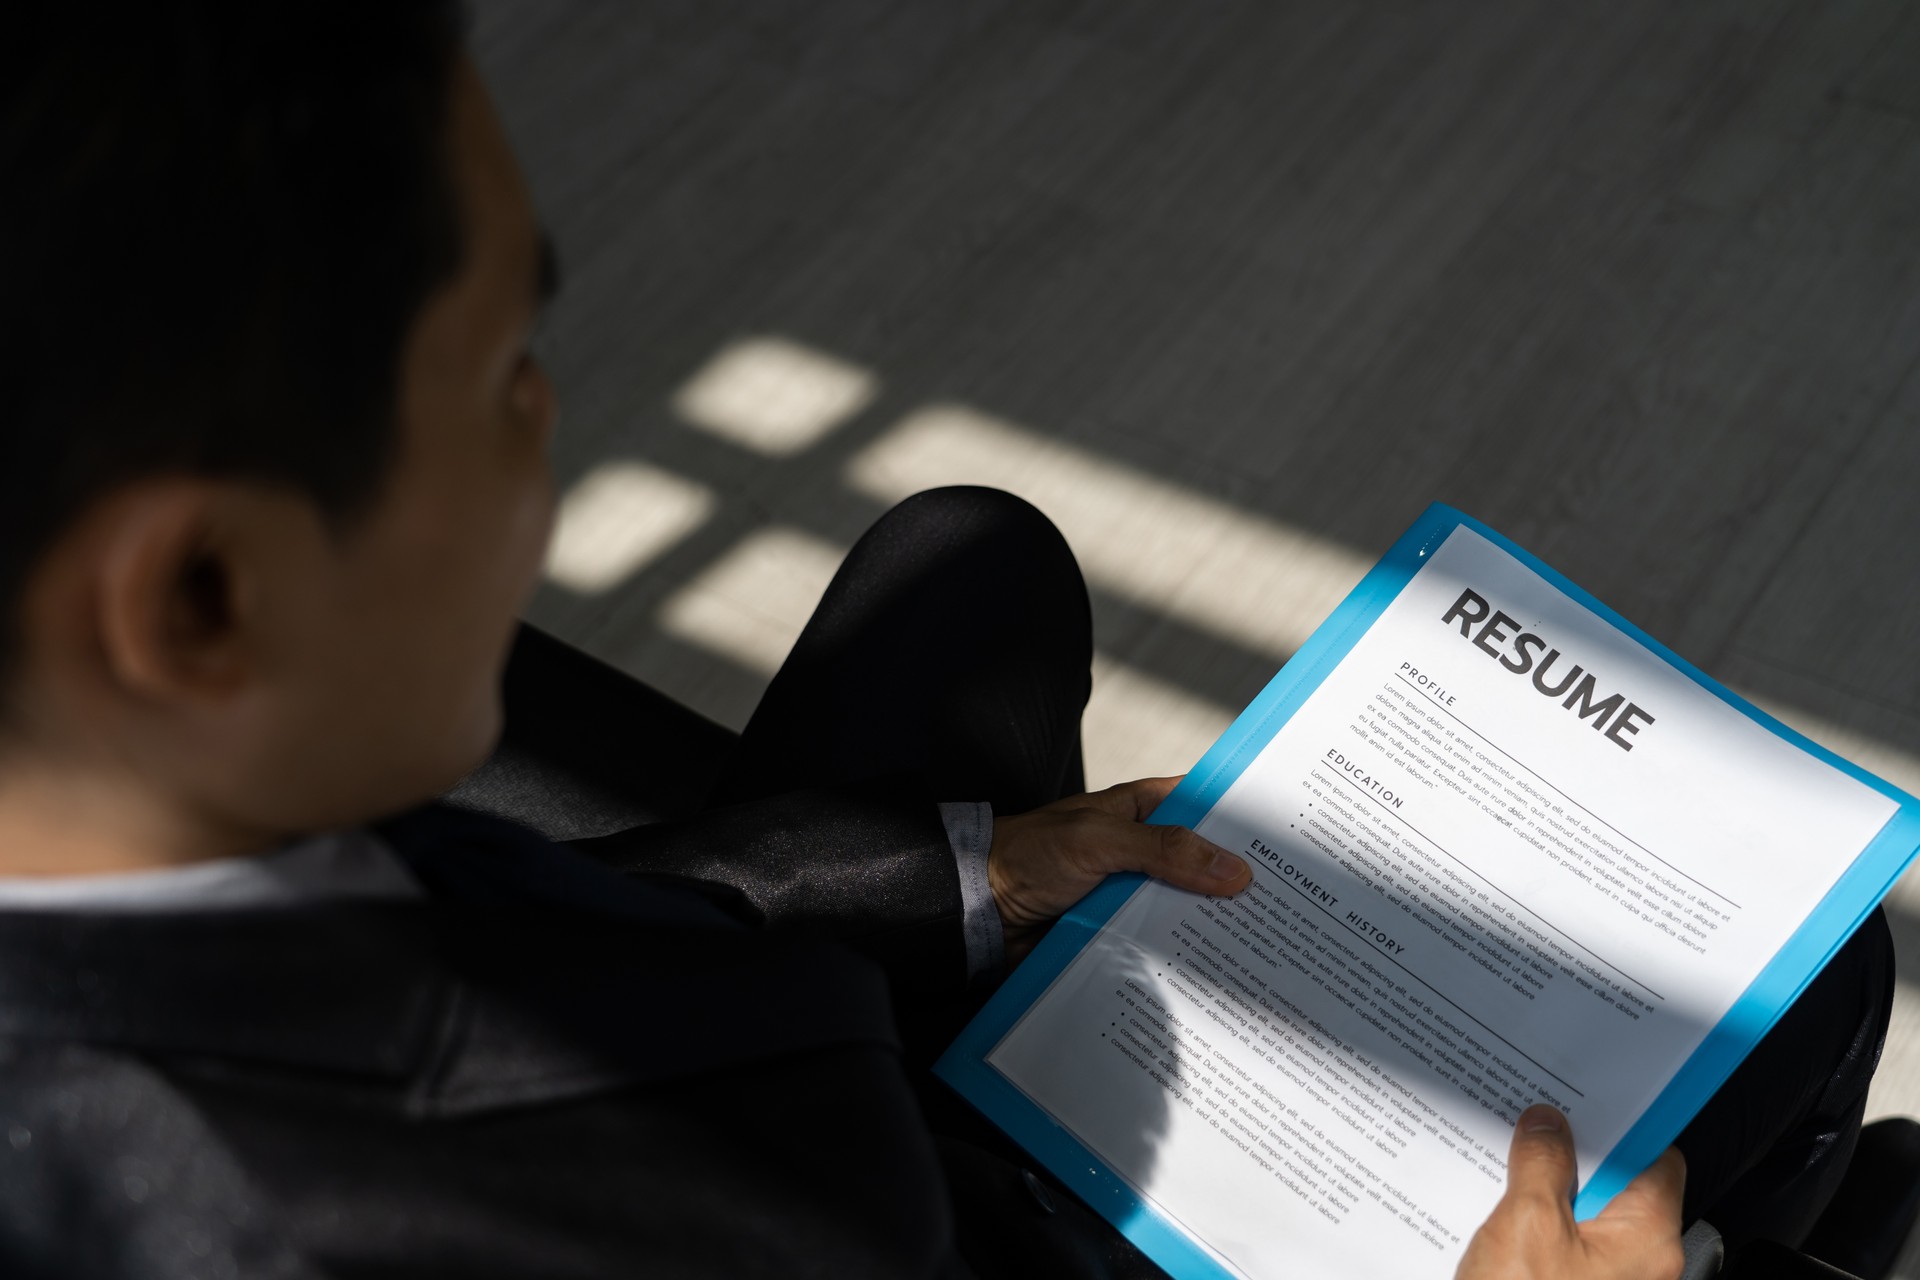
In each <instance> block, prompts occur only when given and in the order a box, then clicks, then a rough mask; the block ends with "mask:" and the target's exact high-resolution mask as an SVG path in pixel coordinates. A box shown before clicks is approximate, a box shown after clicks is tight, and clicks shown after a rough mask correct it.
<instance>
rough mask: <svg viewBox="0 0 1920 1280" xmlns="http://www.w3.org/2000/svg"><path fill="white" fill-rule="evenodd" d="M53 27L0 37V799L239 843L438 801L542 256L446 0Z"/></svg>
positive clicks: (515, 588)
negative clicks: (97, 808) (61, 792)
mask: <svg viewBox="0 0 1920 1280" xmlns="http://www.w3.org/2000/svg"><path fill="white" fill-rule="evenodd" d="M70 11H72V12H78V13H84V14H87V15H88V17H89V18H90V19H91V20H90V21H87V20H82V19H81V18H80V17H69V16H67V14H68V13H69V12H70ZM47 12H49V13H52V14H55V15H57V16H50V17H45V18H42V19H41V20H40V26H41V30H38V31H34V32H29V33H16V38H13V39H10V40H9V41H8V42H6V46H5V51H4V52H0V190H5V191H6V192H7V193H8V198H7V199H6V200H5V201H4V202H0V396H3V398H0V406H4V408H0V413H4V415H5V416H4V418H0V698H3V701H0V803H3V802H4V800H5V798H6V797H7V795H8V791H7V788H8V786H9V785H10V784H12V783H14V782H16V781H17V780H18V779H19V778H22V777H46V776H50V772H51V773H52V774H59V775H62V776H64V777H66V778H68V779H84V780H85V783H84V786H83V788H82V790H86V789H88V788H91V789H93V790H98V791H102V792H103V793H105V795H106V796H107V797H108V798H110V799H111V801H112V803H118V804H122V805H123V806H124V807H126V808H128V809H129V811H130V812H132V811H138V812H141V813H146V812H147V811H149V810H151V811H154V812H156V813H157V812H158V811H161V810H166V809H168V808H169V807H172V808H175V809H184V810H185V811H186V812H188V813H190V814H192V815H195V816H197V817H198V818H199V819H202V820H204V822H205V823H206V824H211V825H213V826H217V827H222V828H225V829H229V830H231V831H232V832H233V833H234V836H233V843H234V844H235V845H236V846H244V845H246V844H247V843H248V842H249V841H254V840H258V839H264V838H272V837H275V836H278V835H283V834H287V833H291V832H294V831H300V830H306V829H312V828H315V827H320V826H326V825H333V824H338V823H346V822H352V821H356V820H360V819H364V818H367V817H370V816H373V815H375V814H377V813H380V812H383V811H386V810H390V809H392V808H395V807H398V806H401V805H404V804H406V803H408V802H410V801H413V800H416V799H419V798H422V797H424V796H426V795H430V794H432V793H433V792H434V791H435V790H437V789H439V788H441V787H443V786H445V785H447V784H448V783H450V782H451V781H452V780H453V779H454V778H456V777H458V776H459V774H460V773H461V772H462V771H464V769H466V768H467V767H469V766H471V765H472V764H473V763H475V762H476V761H477V759H478V758H479V756H480V755H481V754H483V753H484V751H485V749H486V747H487V745H488V744H489V743H490V742H491V741H492V738H493V736H494V733H495V731H496V729H497V719H498V711H497V695H496V692H495V688H494V686H495V683H496V677H497V673H498V669H499V665H500V662H501V659H502V655H503V654H504V651H505V646H506V644H507V642H508V640H509V638H510V635H511V628H512V619H513V615H514V612H515V610H516V608H517V607H518V605H519V604H520V603H521V601H522V599H523V598H524V595H525V593H526V590H527V588H528V587H529V585H530V583H531V581H532V579H533V575H534V574H535V572H536V571H537V567H538V562H539V556H540V552H541V548H542V546H543V544H544V540H545V534H546V529H547V524H548V520H549V518H550V510H551V495H550V488H549V480H548V476H547V471H546V465H545V443H546V437H547V435H548V434H549V432H550V429H551V425H552V417H553V407H552V395H551V389H550V387H549V386H548V384H547V382H546V379H545V376H544V374H543V373H542V372H541V370H540V368H539V366H538V364H537V363H535V362H534V360H533V359H532V357H531V356H530V354H529V353H528V350H527V341H528V338H529V333H530V330H531V327H532V325H533V322H534V320H535V317H536V313H537V311H538V308H539V305H540V303H541V301H542V300H543V299H542V296H541V295H542V293H543V290H544V289H545V288H547V287H550V273H551V267H550V262H548V261H547V259H546V256H545V255H544V253H543V251H542V241H541V239H540V236H539V233H538V228H537V225H536V223H535V221H534V218H533V214H532V211H531V208H530V205H529V203H528V199H527V196H526V192H525V190H524V186H523V184H522V181H521V178H520V174H519V171H518V169H517V167H516V166H515V164H514V161H513V157H512V154H511V152H510V150H509V149H508V147H507V144H506V142H505V139H504V137H503V135H502V134H501V131H500V129H499V126H498V124H497V122H496V121H495V120H494V118H493V115H492V112H491V109H490V106H489V104H488V102H487V99H486V95H485V92H484V90H483V89H482V87H481V86H480V83H479V81H478V78H477V76H476V75H475V74H474V72H473V70H472V67H471V65H470V64H469V63H468V62H467V61H466V60H465V58H464V57H463V56H462V54H461V52H460V46H459V21H458V12H457V9H456V8H455V6H453V5H450V4H440V3H425V2H412V0H392V2H390V3H385V4H382V5H378V6H372V7H365V6H356V7H352V8H351V9H348V10H343V9H341V8H340V7H339V6H323V5H318V4H307V3H302V2H300V0H276V2H275V3H273V4H266V5H260V4H249V3H216V2H214V0H201V2H199V3H190V2H187V0H157V2H154V3H148V4H143V5H138V6H132V5H129V6H125V11H124V12H123V13H120V14H118V15H116V17H115V19H114V21H113V23H112V24H111V25H106V26H103V25H100V23H99V19H98V18H96V17H93V16H92V15H94V14H97V12H98V10H97V9H95V8H93V7H90V6H71V7H70V6H49V7H48V9H47ZM23 35H24V38H22V36H23ZM136 789H137V790H139V791H140V792H141V794H140V795H139V796H138V797H137V798H136V797H134V796H133V794H132V792H133V791H134V790H136ZM175 818H176V819H177V815H175ZM174 820H175V819H169V821H174ZM191 826H193V823H191V822H189V823H187V824H186V827H191ZM183 829H185V828H183ZM178 856H185V857H190V856H196V854H195V852H193V851H190V850H185V849H182V850H180V851H178ZM48 869H52V868H48Z"/></svg>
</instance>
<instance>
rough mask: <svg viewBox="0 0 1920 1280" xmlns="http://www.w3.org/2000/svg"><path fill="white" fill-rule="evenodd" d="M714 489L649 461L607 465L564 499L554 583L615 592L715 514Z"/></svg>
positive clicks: (550, 562) (553, 546)
mask: <svg viewBox="0 0 1920 1280" xmlns="http://www.w3.org/2000/svg"><path fill="white" fill-rule="evenodd" d="M714 506H715V498H714V493H713V490H711V489H709V488H707V487H706V486H705V485H703V484H697V483H695V482H694V481H692V480H688V479H686V478H684V477H682V476H677V475H674V474H673V473H672V472H669V471H662V470H660V469H659V468H658V467H651V466H648V465H646V464H645V463H641V462H605V463H602V464H601V465H599V466H597V467H595V468H594V469H593V470H592V471H589V472H588V473H587V474H586V475H585V476H583V477H581V479H580V480H579V481H578V482H577V483H576V484H575V485H574V486H573V487H572V488H571V489H570V490H568V491H567V494H566V496H565V497H564V498H563V499H561V502H560V508H559V513H558V516H557V518H556V520H555V523H554V530H553V539H552V541H551V542H550V543H549V544H548V547H547V563H546V573H547V578H548V579H549V580H550V581H552V582H555V583H557V584H559V585H560V586H563V587H565V588H567V589H568V590H569V591H575V592H579V593H580V594H582V595H597V594H599V593H601V592H604V591H608V590H611V589H612V588H614V587H616V586H618V585H620V583H622V582H624V581H626V580H627V579H628V578H629V577H631V576H632V575H633V574H634V573H636V572H638V571H639V570H640V569H642V568H644V567H645V566H646V565H648V564H650V563H652V562H653V561H654V560H656V559H658V558H659V556H660V555H661V554H662V553H663V552H665V551H666V550H667V548H669V547H671V546H673V544H675V543H676V542H679V541H680V540H681V539H682V538H684V537H686V536H687V535H688V534H689V533H692V532H693V531H694V530H695V529H698V528H699V527H700V526H701V525H703V524H705V523H706V521H707V518H708V517H709V516H711V515H712V514H713V510H714Z"/></svg>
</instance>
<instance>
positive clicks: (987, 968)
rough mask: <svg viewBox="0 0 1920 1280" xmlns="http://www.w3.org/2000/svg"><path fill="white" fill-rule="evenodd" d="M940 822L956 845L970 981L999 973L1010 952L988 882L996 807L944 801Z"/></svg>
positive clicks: (955, 855)
mask: <svg viewBox="0 0 1920 1280" xmlns="http://www.w3.org/2000/svg"><path fill="white" fill-rule="evenodd" d="M940 821H941V823H942V824H943V825H944V826H945V827H946V828H947V843H948V844H951V845H952V846H953V861H954V865H955V866H956V867H958V868H959V871H960V909H961V921H960V927H961V932H962V933H963V934H964V935H965V937H966V941H967V981H969V982H973V981H975V980H977V979H979V978H980V977H981V976H983V975H985V974H992V973H998V972H999V971H1000V967H1001V965H1002V964H1004V963H1005V962H1006V954H1007V952H1006V939H1005V938H1004V937H1003V936H1002V935H1001V932H1000V909H999V908H998V907H996V906H994V905H993V886H992V885H990V884H989V883H988V882H987V853H988V851H989V850H990V849H991V848H992V847H993V806H992V805H990V804H988V803H987V802H986V801H985V800H968V801H956V802H952V803H948V804H943V805H941V806H940Z"/></svg>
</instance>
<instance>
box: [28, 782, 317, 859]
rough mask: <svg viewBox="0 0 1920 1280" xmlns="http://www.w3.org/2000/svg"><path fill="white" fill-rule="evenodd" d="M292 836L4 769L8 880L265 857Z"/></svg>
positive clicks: (106, 788)
mask: <svg viewBox="0 0 1920 1280" xmlns="http://www.w3.org/2000/svg"><path fill="white" fill-rule="evenodd" d="M289 834H290V833H278V832H266V831H257V830H245V829H243V828H241V827H240V826H238V825H237V824H234V823H231V822H227V821H222V820H220V819H219V818H217V817H216V816H214V815H211V814H204V813H197V812H195V811H194V810H193V807H192V806H190V805H185V804H179V803H169V802H168V801H167V800H166V799H165V798H163V797H158V796H155V795H152V794H151V793H150V792H149V791H148V790H147V789H146V788H143V787H140V786H138V785H135V784H131V783H128V782H125V781H122V780H117V779H111V778H107V777H102V776H99V775H96V774H90V773H85V772H79V771H72V772H63V771H60V770H57V769H53V768H49V767H45V766H39V765H36V764H34V763H31V762H24V761H21V760H20V759H19V758H18V757H15V758H12V759H9V760H6V761H5V762H3V763H0V877H6V876H88V875H111V874H116V873H126V872H131V871H159V870H165V869H167V868H170V867H181V866H187V865H189V864H191V863H196V862H206V861H209V860H212V859H216V858H233V857H242V856H245V855H248V854H254V853H262V852H265V851H266V850H268V849H272V848H274V847H276V846H278V845H280V844H282V843H284V842H285V841H286V840H287V839H288V838H289Z"/></svg>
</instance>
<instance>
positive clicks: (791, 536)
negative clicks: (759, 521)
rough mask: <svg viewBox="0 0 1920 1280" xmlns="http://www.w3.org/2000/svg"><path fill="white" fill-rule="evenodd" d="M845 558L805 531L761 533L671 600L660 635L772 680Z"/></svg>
mask: <svg viewBox="0 0 1920 1280" xmlns="http://www.w3.org/2000/svg"><path fill="white" fill-rule="evenodd" d="M846 554H847V548H845V547H843V546H839V545H837V544H835V543H831V542H828V541H826V540H825V539H823V538H817V537H815V536H814V535H812V534H810V533H805V532H803V531H801V530H799V529H793V528H789V527H786V526H784V525H775V526H773V527H771V528H766V529H760V530H757V531H755V532H753V533H750V534H748V535H747V536H746V537H745V538H743V539H741V540H740V542H739V543H738V544H737V545H736V546H734V547H733V549H732V550H730V551H728V552H727V554H726V555H725V556H723V557H721V558H720V559H719V560H718V561H716V562H715V563H714V564H713V565H712V566H710V567H709V568H708V569H706V570H705V571H704V572H702V573H701V574H700V575H699V576H698V577H696V578H695V579H693V581H691V582H689V583H688V584H687V585H686V586H684V587H682V588H681V589H680V590H678V591H676V592H674V594H673V595H671V596H669V597H668V598H667V600H666V601H665V603H663V604H662V605H661V606H660V615H659V617H660V626H661V629H662V630H663V631H665V632H666V633H667V634H668V635H670V636H674V637H675V638H677V639H680V640H684V641H686V642H687V643H688V644H692V645H697V646H699V647H700V648H702V649H705V650H707V651H708V652H709V653H715V654H719V655H720V656H722V657H725V658H729V659H731V660H732V661H734V662H737V663H739V664H740V665H741V666H743V667H745V668H746V669H747V670H749V671H752V672H754V673H755V674H757V675H761V676H769V677H770V676H772V675H773V673H774V672H776V671H778V670H779V669H780V664H781V663H782V662H783V661H785V660H786V656H787V651H788V650H789V649H791V648H792V647H793V642H794V640H795V639H797V638H798V637H799V635H800V631H801V628H803V627H804V626H806V623H807V619H808V618H809V617H810V616H812V613H813V607H814V605H816V604H818V603H819V601H820V596H821V594H822V593H823V592H825V591H826V589H827V583H828V582H830V581H832V579H833V574H834V570H836V569H838V568H839V567H840V561H841V559H842V558H844V557H845V555H846Z"/></svg>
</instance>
